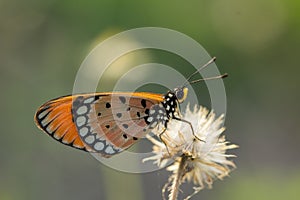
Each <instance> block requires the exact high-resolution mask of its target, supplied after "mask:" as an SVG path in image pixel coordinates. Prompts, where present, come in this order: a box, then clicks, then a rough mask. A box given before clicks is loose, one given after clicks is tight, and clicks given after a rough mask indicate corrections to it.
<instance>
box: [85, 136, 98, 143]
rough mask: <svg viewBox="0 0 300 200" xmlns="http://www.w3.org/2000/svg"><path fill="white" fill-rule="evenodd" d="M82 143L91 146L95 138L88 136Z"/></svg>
mask: <svg viewBox="0 0 300 200" xmlns="http://www.w3.org/2000/svg"><path fill="white" fill-rule="evenodd" d="M84 141H85V142H86V143H88V144H92V143H93V142H94V141H95V136H93V135H89V136H87V137H86V138H84Z"/></svg>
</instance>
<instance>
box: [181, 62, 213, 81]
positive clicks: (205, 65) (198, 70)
mask: <svg viewBox="0 0 300 200" xmlns="http://www.w3.org/2000/svg"><path fill="white" fill-rule="evenodd" d="M216 59H217V58H216V57H213V58H212V59H210V60H209V61H208V62H207V63H206V64H204V65H203V66H202V67H200V68H199V69H197V70H196V71H195V72H194V73H192V74H191V75H190V76H189V77H188V78H187V79H186V81H185V82H184V83H183V84H182V85H183V86H186V85H187V83H189V80H190V79H191V78H192V77H193V76H194V75H195V74H197V73H198V72H200V71H201V70H202V69H204V68H205V67H207V66H208V65H210V64H211V63H213V62H215V60H216Z"/></svg>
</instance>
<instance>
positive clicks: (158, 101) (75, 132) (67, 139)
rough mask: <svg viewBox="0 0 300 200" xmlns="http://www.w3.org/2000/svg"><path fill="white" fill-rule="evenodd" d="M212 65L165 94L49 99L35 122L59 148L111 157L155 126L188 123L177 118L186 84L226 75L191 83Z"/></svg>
mask: <svg viewBox="0 0 300 200" xmlns="http://www.w3.org/2000/svg"><path fill="white" fill-rule="evenodd" d="M214 61H215V57H214V58H212V59H211V60H210V61H209V62H208V63H206V64H205V65H204V66H202V67H201V68H200V69H198V70H197V71H196V72H194V73H193V74H192V75H190V76H189V78H188V79H187V80H186V82H185V83H184V84H183V85H182V86H181V87H178V88H175V89H174V90H172V91H169V92H167V93H166V94H165V95H162V94H155V93H148V92H132V93H130V92H128V93H127V92H107V93H91V94H76V95H70V96H62V97H59V98H56V99H53V100H50V101H48V102H46V103H45V104H43V105H42V106H41V107H40V108H39V109H38V110H37V112H36V114H35V123H36V125H37V126H38V127H39V128H40V129H41V130H43V131H44V132H46V133H47V134H49V135H50V136H51V137H53V138H54V139H56V140H58V141H59V142H61V143H63V144H66V145H69V146H71V147H74V148H77V149H81V150H84V151H88V152H97V153H100V154H101V155H102V156H103V157H110V156H113V155H115V154H118V153H120V152H122V151H124V150H125V149H127V148H129V147H130V146H132V145H133V144H134V143H136V142H137V141H138V139H139V138H142V137H144V136H145V135H146V134H148V133H149V132H151V130H152V129H153V128H155V127H157V126H158V125H159V124H162V125H163V126H164V130H165V129H166V128H167V125H168V122H169V121H170V120H171V119H175V120H180V121H184V122H187V123H189V122H188V121H185V120H184V119H181V117H180V116H181V115H180V109H179V104H180V103H182V102H183V101H184V100H185V99H186V97H187V93H188V89H187V87H186V86H187V85H188V84H191V83H196V82H199V81H201V80H209V79H215V78H224V77H226V76H227V74H224V75H221V76H216V77H211V78H206V79H198V80H195V81H189V80H190V78H191V77H192V76H193V75H195V74H196V73H197V72H199V71H200V70H201V69H203V68H204V67H206V66H208V65H209V64H210V63H212V62H214ZM189 124H190V123H189ZM190 125H191V124H190ZM191 129H192V130H193V127H192V126H191ZM162 133H163V132H162ZM162 133H161V134H162ZM161 134H160V135H159V136H161ZM160 138H161V137H160Z"/></svg>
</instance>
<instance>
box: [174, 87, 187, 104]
mask: <svg viewBox="0 0 300 200" xmlns="http://www.w3.org/2000/svg"><path fill="white" fill-rule="evenodd" d="M174 94H175V96H176V98H177V100H178V102H179V103H182V102H184V100H185V99H186V97H187V95H188V88H187V87H178V88H175V89H174Z"/></svg>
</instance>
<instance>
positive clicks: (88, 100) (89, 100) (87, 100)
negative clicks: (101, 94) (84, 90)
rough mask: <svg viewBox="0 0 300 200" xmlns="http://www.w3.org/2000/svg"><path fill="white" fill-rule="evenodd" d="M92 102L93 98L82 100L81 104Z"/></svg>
mask: <svg viewBox="0 0 300 200" xmlns="http://www.w3.org/2000/svg"><path fill="white" fill-rule="evenodd" d="M92 101H94V97H91V98H88V99H86V100H84V101H83V103H92Z"/></svg>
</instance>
